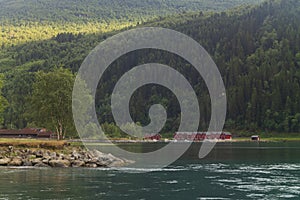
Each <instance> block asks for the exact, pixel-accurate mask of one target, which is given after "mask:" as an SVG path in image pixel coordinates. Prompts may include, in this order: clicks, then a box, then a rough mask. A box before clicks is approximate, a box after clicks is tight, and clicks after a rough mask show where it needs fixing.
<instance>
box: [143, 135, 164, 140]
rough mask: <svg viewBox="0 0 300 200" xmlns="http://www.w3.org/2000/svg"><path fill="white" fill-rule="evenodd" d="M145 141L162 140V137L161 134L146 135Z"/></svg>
mask: <svg viewBox="0 0 300 200" xmlns="http://www.w3.org/2000/svg"><path fill="white" fill-rule="evenodd" d="M144 140H157V141H158V140H161V135H160V134H156V135H146V136H145V137H144Z"/></svg>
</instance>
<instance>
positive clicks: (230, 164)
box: [0, 142, 300, 200]
mask: <svg viewBox="0 0 300 200" xmlns="http://www.w3.org/2000/svg"><path fill="white" fill-rule="evenodd" d="M160 145H161V144H127V145H124V146H123V148H127V149H131V150H134V149H136V150H137V149H138V150H139V151H150V150H151V149H155V148H157V147H159V146H160ZM178 145H180V144H178ZM199 145H200V144H199V143H198V144H197V143H196V144H194V145H193V146H192V147H191V149H190V150H189V151H188V152H187V153H186V154H185V155H184V156H183V157H182V158H181V159H180V160H179V161H177V162H176V163H174V164H173V165H172V166H169V167H168V168H165V169H157V168H155V167H153V168H152V169H147V170H146V169H129V168H122V169H119V170H116V169H71V168H69V169H34V168H30V169H28V168H26V169H25V168H0V199H116V200H119V199H175V200H176V199H178V200H179V199H180V200H181V199H299V198H300V159H299V158H300V142H284V143H262V142H260V143H257V142H253V143H252V142H249V143H218V144H217V145H216V147H215V148H214V150H213V151H212V152H211V153H210V154H209V156H208V157H207V158H205V159H203V160H199V159H197V153H198V149H199ZM144 171H147V172H148V173H140V172H144Z"/></svg>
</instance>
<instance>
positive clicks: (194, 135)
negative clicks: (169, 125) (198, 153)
mask: <svg viewBox="0 0 300 200" xmlns="http://www.w3.org/2000/svg"><path fill="white" fill-rule="evenodd" d="M174 139H175V140H188V141H191V140H193V141H203V140H205V139H218V140H231V139H232V135H231V133H228V132H222V133H221V134H220V133H217V132H211V133H209V134H207V132H176V133H175V134H174Z"/></svg>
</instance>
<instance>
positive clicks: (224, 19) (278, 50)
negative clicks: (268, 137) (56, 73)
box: [0, 0, 300, 137]
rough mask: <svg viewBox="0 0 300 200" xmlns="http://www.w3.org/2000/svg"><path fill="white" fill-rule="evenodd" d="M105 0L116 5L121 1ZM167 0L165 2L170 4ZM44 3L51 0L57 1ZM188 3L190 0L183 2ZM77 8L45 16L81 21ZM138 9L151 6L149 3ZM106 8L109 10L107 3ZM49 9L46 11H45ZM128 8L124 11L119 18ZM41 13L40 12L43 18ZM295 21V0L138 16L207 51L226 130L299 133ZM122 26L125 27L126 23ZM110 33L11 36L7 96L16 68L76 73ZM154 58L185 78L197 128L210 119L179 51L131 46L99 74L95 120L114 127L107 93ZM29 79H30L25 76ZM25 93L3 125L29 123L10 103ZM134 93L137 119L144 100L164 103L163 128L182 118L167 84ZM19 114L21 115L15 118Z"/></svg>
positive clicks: (206, 101)
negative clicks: (220, 82) (222, 93)
mask: <svg viewBox="0 0 300 200" xmlns="http://www.w3.org/2000/svg"><path fill="white" fill-rule="evenodd" d="M78 1H79V0H78ZM42 2H44V1H41V2H40V1H39V4H40V3H42ZM110 2H111V3H113V2H114V3H116V4H117V5H119V4H120V3H121V2H119V4H118V3H117V2H118V1H110ZM122 2H123V1H122ZM130 2H131V3H132V4H134V3H133V2H135V1H130ZM151 2H152V1H151ZM170 2H171V1H165V3H166V4H167V5H168V3H170ZM172 2H174V1H172ZM187 2H189V1H187ZM222 2H223V1H222ZM227 2H228V1H227ZM231 2H233V1H231ZM49 3H50V4H52V3H53V4H54V3H55V1H51V2H49ZM56 3H57V2H56ZM131 3H129V2H127V3H126V2H124V5H128V6H129V7H130V6H133V5H131ZM141 3H142V2H141V1H139V2H136V4H137V5H140V4H141ZM148 3H149V2H148ZM0 4H5V1H1V0H0ZM39 4H38V5H39ZM57 4H58V3H57ZM38 5H37V6H38ZM58 5H60V4H58ZM91 5H92V4H91ZM174 5H175V3H174ZM186 5H193V4H188V3H187V4H186ZM228 5H229V4H228ZM68 6H70V5H68ZM117 7H118V6H117ZM117 7H116V8H117ZM175 7H176V6H175ZM179 7H180V6H179ZM114 8H115V7H114ZM1 9H2V7H1ZM28 9H30V8H29V7H28V8H26V9H24V11H22V12H25V13H23V14H25V15H24V16H28V13H29V12H28ZM61 9H63V8H61ZM72 9H73V7H72ZM72 9H71V10H72ZM74 9H75V8H74ZM76 9H77V10H78V13H82V15H78V14H74V16H73V17H70V15H67V13H65V14H62V15H59V16H57V19H56V18H55V17H51V18H49V17H46V18H45V19H52V20H53V21H54V22H55V21H60V20H64V19H62V18H64V15H67V16H68V17H66V19H65V20H66V21H73V20H74V19H75V20H77V19H78V18H82V21H81V22H83V21H84V20H85V19H88V18H87V16H86V12H87V11H86V10H84V9H85V8H82V9H81V8H76ZM76 9H75V10H76ZM170 9H173V7H170ZM178 9H179V8H178ZM190 9H191V8H190ZM143 10H146V11H145V12H150V11H149V10H147V9H143ZM153 10H155V9H153ZM179 10H180V9H179ZM187 10H189V9H187ZM105 12H108V10H107V9H106V10H105ZM137 12H138V11H137ZM26 13H27V14H26ZM93 13H96V12H88V14H90V15H92V14H93ZM112 13H113V15H114V17H111V16H110V17H108V18H109V19H112V18H115V19H117V20H119V17H121V18H122V19H123V18H124V21H126V20H129V19H130V16H131V15H129V14H128V13H127V14H124V15H123V14H122V15H117V14H116V13H117V12H116V11H114V12H112ZM125 13H126V12H125ZM141 13H142V15H138V16H146V15H147V14H146V13H143V12H141ZM166 13H167V12H166ZM170 13H171V12H170ZM52 14H53V13H52V12H49V15H50V16H52ZM103 15H108V14H107V13H106V14H103ZM125 15H126V16H127V17H124V16H125ZM16 16H19V14H17V15H16ZM128 16H129V17H128ZM30 17H32V18H31V19H30V20H32V21H34V20H36V19H35V15H32V16H28V20H29V18H30ZM93 17H94V18H93ZM100 17H101V16H100ZM91 18H93V19H96V18H95V16H91ZM25 19H26V18H25ZM45 19H41V21H43V20H45ZM135 19H136V18H135ZM16 20H18V19H16ZM98 20H99V19H98ZM299 21H300V2H299V1H298V0H282V1H275V0H271V1H268V2H266V3H263V4H261V5H259V6H255V7H252V6H251V7H250V6H248V7H240V8H236V9H234V10H231V11H226V12H219V13H205V12H194V13H184V14H176V15H173V16H170V17H160V20H155V21H152V22H148V23H143V24H141V26H159V27H167V28H171V29H175V30H177V31H180V32H183V33H185V34H187V35H189V36H191V37H192V38H194V39H195V40H196V41H198V42H199V43H200V44H201V45H203V46H204V48H205V49H206V50H207V51H208V52H209V53H210V55H211V56H212V57H213V59H214V60H215V62H216V64H217V66H218V67H219V69H220V72H221V74H222V76H223V79H224V82H225V85H226V89H227V97H228V112H227V122H226V128H227V129H233V130H236V129H243V130H250V131H259V130H263V131H278V132H299V131H300V100H299V99H300V23H299ZM54 22H51V23H54ZM81 22H79V23H81ZM124 28H128V26H126V27H124ZM113 30H118V29H113ZM114 33H116V32H106V33H97V34H96V33H90V34H88V33H86V32H85V33H77V32H72V31H65V32H57V33H56V34H55V35H52V36H51V37H49V39H47V40H39V41H33V40H30V42H26V43H22V44H19V43H15V44H14V45H12V46H11V45H4V46H3V47H2V49H3V51H1V54H0V70H1V71H2V72H5V73H6V77H7V82H8V83H7V84H6V86H5V87H4V95H5V97H6V98H7V99H8V100H9V101H10V99H14V98H15V97H14V96H18V93H17V95H16V93H14V92H10V88H14V87H13V86H11V85H12V84H13V82H14V81H16V80H18V79H19V78H13V77H15V76H12V75H13V74H14V71H12V70H13V69H21V70H22V72H21V73H24V77H27V76H28V77H30V74H29V75H28V74H27V72H36V71H38V70H43V71H50V70H51V69H52V68H53V67H55V66H63V67H65V68H69V69H71V71H72V72H76V71H77V70H78V68H79V67H80V64H81V63H82V61H83V59H84V58H85V56H86V55H87V54H88V53H89V51H90V50H92V49H93V48H94V47H95V46H96V45H97V44H98V43H99V42H100V41H102V40H104V39H105V38H107V37H109V36H110V35H113V34H114ZM154 61H155V62H159V63H163V64H166V65H169V66H172V67H174V68H176V69H177V70H178V71H179V72H180V73H182V74H183V75H185V76H186V77H187V79H188V80H189V81H190V83H191V85H192V86H193V87H194V89H195V91H196V93H197V95H198V98H199V102H200V109H201V121H200V122H199V127H200V128H199V129H200V130H204V129H205V128H207V126H208V123H209V120H210V98H209V95H208V92H207V89H206V86H205V84H204V83H203V81H202V79H201V77H200V76H199V75H198V74H197V73H196V72H195V70H194V69H193V67H192V66H190V65H189V63H187V62H186V61H184V59H182V58H178V57H176V56H174V55H172V54H169V53H166V52H161V51H154V50H145V51H138V52H133V53H132V54H128V55H125V56H123V57H121V58H120V59H118V60H117V61H115V62H114V63H113V64H112V65H111V66H110V69H109V70H108V71H107V72H106V74H105V76H104V78H103V79H102V80H101V82H100V84H99V87H98V91H97V99H96V110H97V114H98V117H99V122H100V123H101V124H105V125H104V129H105V128H106V129H108V130H110V132H112V131H111V130H113V129H114V125H113V124H111V123H113V122H114V120H113V117H112V114H111V110H110V94H111V92H112V90H113V87H114V84H115V83H116V82H117V81H118V79H119V78H120V77H121V76H122V75H123V74H124V73H125V72H126V71H128V70H129V69H131V68H132V67H133V66H136V65H139V64H143V63H149V62H154ZM124 63H126V64H124ZM16 77H17V75H16ZM28 77H27V78H28ZM29 79H30V78H29ZM25 80H27V79H25ZM28 84H31V82H30V81H28ZM25 85H26V84H25ZM16 87H18V86H16ZM5 88H7V89H5ZM29 88H30V87H29V86H28V87H27V85H26V90H25V91H24V93H26V94H30V92H31V90H30V89H29ZM14 90H16V91H19V89H18V88H14V89H13V90H12V91H14ZM11 93H13V94H14V95H13V94H11ZM24 95H25V94H23V93H21V94H20V97H18V98H16V100H12V101H11V102H9V103H10V107H9V108H8V109H7V111H6V113H5V116H7V117H6V118H5V125H6V126H10V124H13V125H12V126H13V127H18V128H21V127H22V126H26V124H27V121H26V119H25V118H24V117H23V114H22V113H23V112H24V111H23V110H22V109H20V110H18V109H17V108H16V107H14V106H13V105H14V104H16V105H17V103H16V102H19V101H20V102H23V100H24ZM132 100H133V101H132V103H131V109H130V110H131V114H132V118H133V119H134V120H135V121H137V122H140V123H141V124H142V125H146V124H147V123H149V118H148V115H147V113H148V109H149V107H150V106H151V105H153V104H156V103H161V104H162V105H164V107H165V108H166V109H167V111H168V120H167V124H166V126H165V127H164V130H163V132H172V131H175V130H177V128H178V125H179V123H180V108H179V107H178V102H177V100H176V98H175V97H174V95H173V94H172V93H171V92H170V91H168V90H167V89H166V88H163V87H159V86H154V85H149V86H145V87H143V88H140V89H139V90H138V91H136V92H135V93H134V96H133V97H132ZM20 120H21V121H22V122H19V121H20ZM115 134H116V135H115V136H118V137H119V136H122V134H121V133H119V132H118V131H116V133H115ZM111 135H113V133H111Z"/></svg>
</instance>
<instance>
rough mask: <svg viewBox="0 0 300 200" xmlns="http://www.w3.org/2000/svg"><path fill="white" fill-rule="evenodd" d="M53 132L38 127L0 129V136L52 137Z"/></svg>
mask: <svg viewBox="0 0 300 200" xmlns="http://www.w3.org/2000/svg"><path fill="white" fill-rule="evenodd" d="M52 137H54V133H53V132H51V131H47V130H46V129H40V128H24V129H20V130H8V129H1V130H0V138H52Z"/></svg>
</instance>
